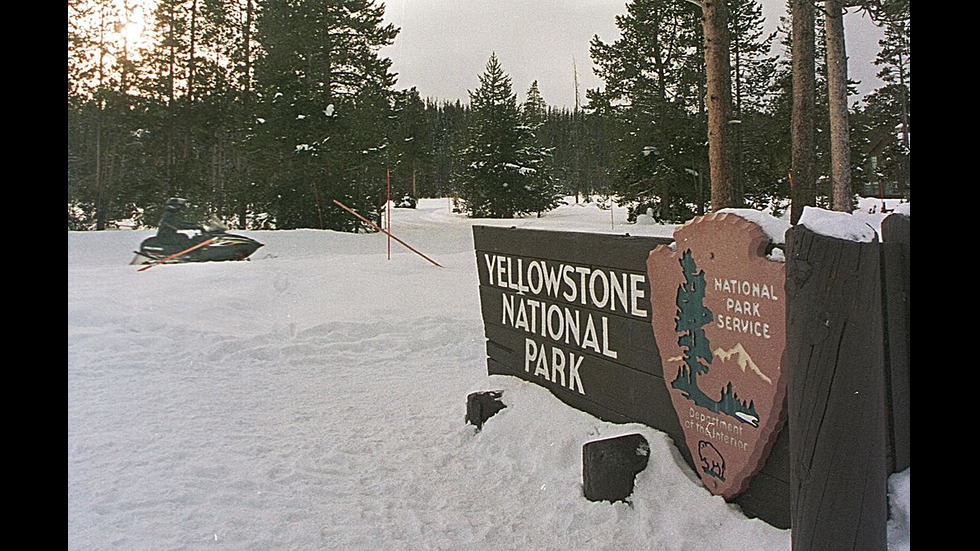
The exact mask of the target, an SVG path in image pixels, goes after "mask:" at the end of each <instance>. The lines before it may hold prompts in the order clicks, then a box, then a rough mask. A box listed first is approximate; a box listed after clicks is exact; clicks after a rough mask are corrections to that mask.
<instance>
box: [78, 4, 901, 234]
mask: <svg viewBox="0 0 980 551" xmlns="http://www.w3.org/2000/svg"><path fill="white" fill-rule="evenodd" d="M828 4H829V2H828ZM147 6H149V8H147ZM725 6H726V7H727V13H728V18H727V36H728V52H729V58H730V73H731V115H730V119H729V126H730V132H731V139H730V140H729V141H728V142H727V143H728V144H729V145H728V147H730V148H731V149H730V152H729V153H730V155H731V158H732V159H733V161H732V167H733V169H732V174H733V176H732V183H733V186H734V192H735V197H736V199H737V201H738V202H739V203H740V204H742V205H744V206H747V207H751V208H758V209H770V210H771V211H772V212H774V213H776V214H779V213H780V212H781V211H782V210H783V209H785V208H786V205H787V202H788V199H789V197H790V195H791V190H790V183H791V182H790V178H788V174H789V172H790V170H791V166H792V155H793V146H792V143H791V142H792V140H791V128H792V123H793V120H792V119H793V90H792V88H793V78H792V63H791V49H790V44H791V34H792V27H791V26H790V24H789V21H784V22H782V23H781V24H780V26H779V30H778V31H777V32H776V33H774V34H771V35H767V34H765V33H764V30H763V23H764V21H763V17H762V8H761V4H760V3H759V0H726V3H725ZM818 6H823V4H822V3H820V4H818ZM137 8H140V9H149V10H152V11H151V12H149V15H150V17H145V18H144V19H145V21H146V25H148V26H149V27H148V28H146V29H144V30H143V34H144V35H145V36H149V37H151V38H150V40H141V41H139V43H136V41H135V39H134V35H132V34H131V33H130V31H129V29H131V28H132V27H133V26H134V23H135V21H134V20H135V19H136V13H137ZM384 9H385V6H384V4H383V2H380V1H377V0H332V1H316V2H315V1H312V0H156V1H152V2H139V0H69V2H68V227H69V229H70V230H85V229H105V228H109V227H112V226H113V225H114V224H118V223H120V221H127V222H128V223H130V224H134V225H135V226H136V227H152V226H154V225H155V224H156V222H157V221H158V220H159V218H160V215H161V213H162V210H163V205H164V202H165V201H166V199H167V198H168V197H186V198H188V199H190V200H191V202H192V203H193V205H194V209H195V210H194V212H193V213H194V214H195V215H196V216H198V217H200V218H204V217H210V216H213V217H216V218H218V219H220V220H222V221H223V222H224V223H225V224H226V225H227V226H229V227H232V228H245V229H291V228H320V229H333V230H340V231H362V230H364V229H365V228H364V227H363V226H362V223H361V222H360V221H358V220H357V219H355V218H353V217H351V216H350V215H348V214H346V213H344V212H343V211H341V210H340V209H337V208H336V207H335V206H334V205H333V201H334V200H339V201H341V202H343V203H344V204H346V205H348V206H350V207H351V208H353V209H355V210H356V211H358V212H360V213H361V214H362V215H364V216H366V217H368V218H371V219H377V220H380V217H381V213H382V210H383V208H384V206H385V204H386V197H387V196H386V193H387V182H389V181H390V184H391V189H392V195H393V198H394V199H395V200H396V201H399V202H401V203H402V204H405V205H413V204H414V203H415V201H416V200H417V199H419V198H425V197H455V198H456V199H458V203H457V204H458V205H459V209H460V211H461V212H464V213H467V214H468V215H470V216H474V217H513V216H527V215H532V216H533V215H542V214H543V213H546V212H547V211H548V210H550V209H552V208H554V207H555V206H557V205H558V204H559V203H560V201H561V200H562V199H563V198H564V197H569V196H570V197H573V198H574V199H573V200H575V201H596V200H598V201H600V203H602V202H604V201H606V200H608V199H609V198H615V199H616V200H617V201H619V202H620V204H626V205H628V206H629V208H630V218H631V219H635V217H636V216H637V215H638V214H647V213H649V214H651V215H652V216H653V218H654V219H656V220H658V221H663V222H682V221H685V220H687V219H689V218H691V217H693V216H695V215H699V214H703V213H705V212H708V211H709V210H711V208H712V207H711V193H710V190H711V182H710V174H711V172H710V170H709V151H708V140H707V137H706V136H707V134H708V105H707V102H706V94H707V91H706V82H707V75H706V56H705V35H704V27H703V22H702V10H701V7H700V6H699V5H698V3H697V2H691V1H680V0H631V1H629V2H626V9H625V13H624V14H623V15H621V16H619V17H617V19H616V24H617V26H618V27H619V29H620V31H621V36H620V38H618V39H617V40H615V41H612V42H604V41H602V40H600V39H599V38H598V37H595V38H594V39H593V40H592V42H591V45H590V50H591V56H592V59H591V63H592V65H593V68H594V70H595V72H596V74H597V75H598V76H599V77H600V79H601V80H602V82H603V86H601V87H599V88H596V89H590V90H585V91H583V92H584V93H583V94H582V96H583V97H582V99H581V101H578V98H579V96H578V90H576V100H577V101H576V104H575V106H573V107H564V106H561V107H559V106H551V105H549V104H548V102H547V98H544V97H542V95H541V93H540V91H539V89H538V82H534V83H532V84H531V86H530V87H529V88H528V89H527V90H524V89H520V90H515V89H514V85H513V82H512V81H511V79H510V77H509V76H508V74H507V67H504V66H502V65H501V63H500V61H499V60H498V59H497V57H496V56H495V55H494V54H493V53H492V52H487V56H488V60H487V64H486V67H485V71H484V72H483V74H479V75H477V74H474V75H473V76H472V84H471V85H470V86H469V87H468V89H469V91H470V92H469V98H468V101H462V100H444V99H440V98H431V97H428V96H426V95H425V91H424V90H417V89H415V88H411V89H404V88H400V87H399V86H398V81H397V75H396V74H395V73H394V71H393V70H392V63H391V61H390V60H389V59H386V58H385V57H384V56H383V55H382V53H381V52H382V49H383V48H384V47H385V46H387V45H390V44H392V43H393V42H394V41H395V40H397V39H398V33H399V29H398V28H396V27H394V26H393V25H391V24H387V23H385V20H384ZM847 9H849V10H864V11H866V12H867V13H869V14H871V16H872V17H873V18H874V20H875V22H876V24H878V25H879V26H880V27H882V29H883V31H884V38H883V39H882V40H881V42H880V52H879V54H878V57H877V59H876V61H875V63H876V66H877V67H878V69H879V78H880V79H881V81H882V83H883V85H882V86H881V87H880V88H879V89H877V90H876V91H874V92H873V93H871V94H869V95H866V96H865V97H863V98H862V99H861V100H860V101H858V102H853V103H852V104H851V105H850V108H849V110H848V113H847V115H848V117H847V119H846V120H847V126H848V129H849V135H848V141H847V145H848V148H849V154H850V159H849V161H850V162H849V165H847V167H848V168H847V170H849V172H850V182H849V189H850V192H851V194H854V195H857V194H862V195H874V196H877V195H879V194H884V195H887V196H891V197H905V198H908V197H909V196H910V184H909V172H910V151H911V150H910V145H909V134H910V132H909V128H910V126H909V124H910V123H909V121H910V117H911V108H910V92H911V78H910V77H911V73H910V57H911V53H910V52H911V50H910V36H911V30H910V29H911V12H910V4H909V2H908V0H876V1H871V0H867V1H866V2H865V3H861V4H860V5H858V6H852V7H849V8H847ZM821 13H823V12H821V11H820V10H818V11H817V16H816V41H815V43H816V49H815V53H814V55H813V58H814V63H815V65H814V77H815V81H816V86H815V88H814V89H815V98H814V101H813V111H814V113H813V114H814V121H815V125H816V132H815V136H816V137H815V140H814V146H813V148H812V149H813V150H814V164H815V174H816V178H815V188H816V192H815V195H816V202H817V203H818V204H829V202H830V200H831V199H830V197H831V193H832V190H831V184H830V174H831V172H832V167H831V164H832V163H831V147H832V145H831V141H830V136H831V134H832V132H831V127H830V122H829V121H830V119H831V116H830V114H829V111H830V109H831V107H830V105H831V104H832V102H831V101H830V100H829V99H828V95H827V90H828V86H827V85H826V81H827V78H828V76H827V75H828V71H827V63H826V59H827V52H826V49H825V44H826V40H825V32H824V29H825V28H827V27H828V26H827V25H825V23H824V21H825V20H826V19H827V18H824V17H822V16H821V15H820V14H821ZM570 80H571V75H570ZM569 86H571V83H569ZM576 86H577V85H576ZM853 93H854V90H853V86H852V87H851V94H853Z"/></svg>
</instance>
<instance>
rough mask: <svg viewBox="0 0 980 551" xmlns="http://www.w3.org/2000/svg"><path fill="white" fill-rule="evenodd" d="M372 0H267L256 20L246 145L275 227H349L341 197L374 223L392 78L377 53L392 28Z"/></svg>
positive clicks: (356, 226)
mask: <svg viewBox="0 0 980 551" xmlns="http://www.w3.org/2000/svg"><path fill="white" fill-rule="evenodd" d="M383 16H384V6H383V5H381V4H376V3H375V2H374V0H347V1H344V2H314V1H312V0H297V1H289V0H267V1H266V2H265V3H264V5H263V8H262V10H261V12H260V14H259V18H258V20H257V22H256V29H257V38H258V40H259V42H260V43H261V44H262V51H263V54H264V55H262V56H261V57H260V58H259V59H257V60H256V67H255V71H256V75H255V76H256V88H257V91H258V93H259V94H260V95H261V100H260V102H259V105H257V125H256V132H255V133H254V134H253V144H252V147H253V148H254V150H255V151H256V152H257V153H258V155H257V161H258V163H259V164H258V166H257V167H256V172H258V174H257V176H258V179H260V180H261V181H262V182H264V185H265V192H266V201H267V202H268V209H269V210H270V211H271V212H272V213H273V214H274V216H275V218H276V223H277V227H280V228H296V227H314V228H331V229H338V230H347V231H356V230H358V229H359V228H360V227H361V223H360V222H358V221H357V220H356V219H353V218H352V217H350V215H348V214H347V213H345V212H343V211H342V210H340V209H338V208H336V207H335V206H334V205H333V203H332V200H335V199H336V200H340V201H341V202H343V203H345V204H347V205H349V206H350V207H351V208H354V209H355V210H358V211H359V212H360V213H361V214H362V215H364V216H366V217H368V218H371V217H374V218H377V216H378V212H379V208H380V206H381V205H382V203H383V194H382V190H383V189H384V187H385V165H386V148H387V147H388V143H387V130H388V122H389V119H388V114H389V111H390V108H391V100H392V98H391V94H392V92H391V88H392V87H393V85H394V75H392V74H391V73H390V72H389V68H390V67H391V61H390V60H389V59H386V58H383V57H381V56H380V54H379V50H380V48H381V47H383V46H386V45H388V44H390V43H391V42H392V41H393V40H394V37H395V36H396V34H397V33H398V30H397V29H396V28H395V27H393V26H392V25H386V24H384V21H383Z"/></svg>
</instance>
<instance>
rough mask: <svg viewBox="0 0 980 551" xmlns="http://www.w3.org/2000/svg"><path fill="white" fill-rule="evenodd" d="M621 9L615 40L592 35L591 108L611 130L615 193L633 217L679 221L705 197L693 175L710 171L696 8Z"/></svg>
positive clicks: (654, 2) (661, 3)
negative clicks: (597, 83)
mask: <svg viewBox="0 0 980 551" xmlns="http://www.w3.org/2000/svg"><path fill="white" fill-rule="evenodd" d="M626 10H627V11H626V14H624V15H621V16H618V17H617V18H616V25H617V26H618V27H619V29H620V31H621V37H620V38H619V39H618V40H616V41H615V42H613V43H611V44H607V43H604V42H602V41H601V40H599V38H598V37H596V38H594V39H593V40H592V45H591V53H592V60H593V62H594V63H595V66H596V67H595V72H596V74H597V75H598V76H599V77H600V78H601V79H602V80H603V81H604V82H605V87H604V88H603V89H602V90H589V91H588V97H589V108H590V110H591V111H592V112H593V113H596V114H600V115H602V116H604V117H607V119H606V120H607V121H608V122H609V123H610V124H611V126H612V127H613V128H611V129H610V131H611V132H613V135H614V136H615V140H614V142H613V143H615V144H616V150H615V151H614V152H613V153H612V156H613V157H614V160H612V166H615V167H616V168H615V175H614V177H613V178H612V191H615V192H616V194H618V195H619V197H620V199H621V201H623V202H626V203H628V204H630V206H631V209H630V210H631V213H630V217H631V218H634V217H635V215H636V214H637V213H638V212H646V211H647V209H648V208H652V209H653V212H654V216H655V217H656V218H657V219H658V220H663V221H683V220H686V219H688V218H690V217H691V216H693V215H694V214H695V211H696V209H697V208H698V207H697V206H696V205H695V204H696V203H702V202H703V201H704V200H705V199H706V197H704V195H703V194H699V193H698V188H697V185H696V181H695V180H692V178H691V176H690V171H694V172H695V173H698V174H702V173H706V172H707V171H706V164H707V148H706V147H705V136H706V135H707V128H706V119H705V113H706V111H705V108H704V94H705V72H704V48H703V44H704V39H703V29H702V26H701V23H700V16H701V13H700V11H699V10H698V9H697V8H695V7H694V6H692V5H691V4H688V3H685V2H676V1H673V0H634V1H632V2H629V3H628V4H627V6H626ZM692 206H694V209H692Z"/></svg>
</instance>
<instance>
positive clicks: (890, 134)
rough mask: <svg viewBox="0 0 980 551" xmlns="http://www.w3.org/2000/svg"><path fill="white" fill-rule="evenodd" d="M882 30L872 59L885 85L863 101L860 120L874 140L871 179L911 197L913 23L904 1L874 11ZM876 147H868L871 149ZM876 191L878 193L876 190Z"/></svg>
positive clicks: (870, 145)
mask: <svg viewBox="0 0 980 551" xmlns="http://www.w3.org/2000/svg"><path fill="white" fill-rule="evenodd" d="M874 13H875V16H876V18H877V20H878V21H880V22H881V25H882V27H883V29H884V31H885V32H884V37H883V38H882V39H881V40H880V41H879V42H878V45H879V46H880V48H881V49H880V50H879V52H878V55H877V57H876V58H875V65H876V66H878V68H879V69H878V78H880V79H881V80H882V82H883V83H884V84H883V85H882V86H881V87H880V88H878V89H877V90H875V91H874V93H872V94H870V95H869V96H868V97H866V98H864V101H863V102H862V103H863V106H862V108H861V113H860V118H861V121H862V125H863V126H864V127H865V129H866V130H867V131H868V133H869V136H872V137H873V139H874V140H875V141H882V143H881V145H880V146H878V147H877V148H876V152H875V153H876V154H875V161H876V162H875V166H873V167H872V169H873V174H872V177H871V178H872V180H873V181H875V182H878V181H881V182H889V183H894V184H896V185H897V187H898V189H897V190H895V191H896V192H898V193H899V194H901V195H902V196H904V197H906V198H908V197H910V196H911V190H910V187H909V184H910V170H911V145H910V134H909V133H910V124H911V116H912V107H911V95H912V64H911V61H912V41H911V38H912V28H911V27H912V25H911V23H912V20H911V15H910V12H909V4H908V3H907V2H904V3H903V2H893V3H885V5H884V6H882V7H880V9H879V10H878V11H877V12H874ZM875 145H877V144H870V143H869V144H868V146H869V147H874V146H875ZM875 191H876V192H877V190H875Z"/></svg>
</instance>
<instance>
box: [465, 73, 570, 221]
mask: <svg viewBox="0 0 980 551" xmlns="http://www.w3.org/2000/svg"><path fill="white" fill-rule="evenodd" d="M470 103H471V116H470V125H469V142H468V145H467V147H466V149H464V150H463V153H462V157H463V163H464V166H463V167H462V171H461V174H460V187H461V190H460V191H461V192H462V195H463V199H464V202H465V205H466V210H467V211H468V212H469V214H470V216H474V217H490V218H511V217H514V216H521V215H525V214H529V213H533V212H537V213H541V212H544V211H547V210H551V209H552V208H554V207H555V206H556V205H557V204H558V201H559V199H560V193H559V189H558V187H557V186H556V185H555V184H554V182H553V181H552V179H551V176H550V175H549V174H548V171H547V165H546V163H545V158H546V153H545V152H544V151H543V150H542V149H541V148H540V147H539V146H538V145H537V144H536V142H535V137H534V133H533V132H532V130H531V127H530V126H529V125H528V124H527V122H526V120H525V119H524V117H522V115H521V112H520V109H519V108H518V105H517V97H516V95H515V94H514V92H513V87H512V84H511V79H510V77H509V76H507V75H506V74H505V73H504V71H503V69H502V68H501V66H500V62H499V61H498V60H497V56H496V55H495V54H492V55H491V56H490V60H489V61H488V62H487V66H486V71H485V72H484V73H483V75H481V76H480V87H479V88H477V89H476V91H472V92H470Z"/></svg>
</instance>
